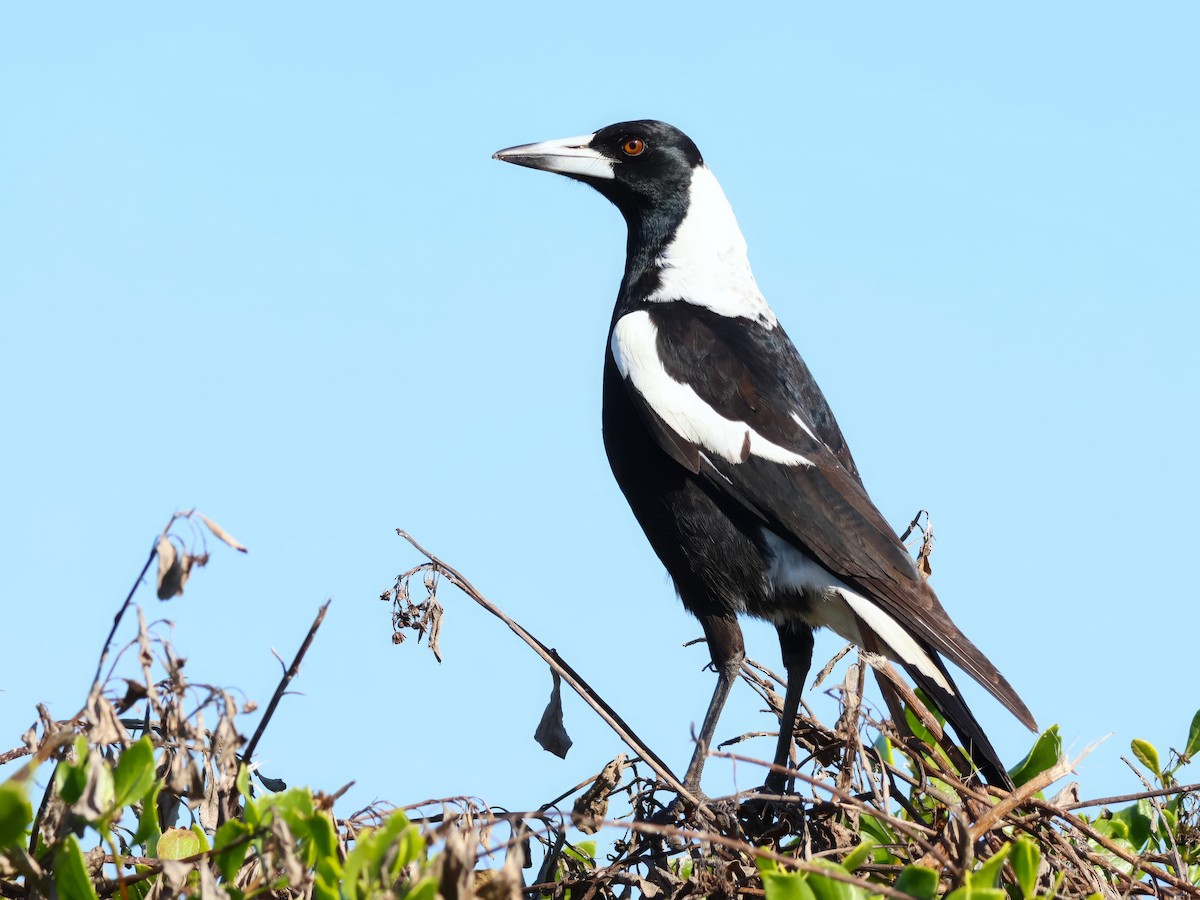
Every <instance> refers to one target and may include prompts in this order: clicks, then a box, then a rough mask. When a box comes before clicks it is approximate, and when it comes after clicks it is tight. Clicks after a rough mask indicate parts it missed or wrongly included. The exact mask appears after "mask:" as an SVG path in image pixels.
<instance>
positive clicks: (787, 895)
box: [763, 872, 817, 900]
mask: <svg viewBox="0 0 1200 900" xmlns="http://www.w3.org/2000/svg"><path fill="white" fill-rule="evenodd" d="M763 892H764V893H765V894H766V897H767V900H817V897H816V894H814V893H813V890H812V888H811V887H809V886H808V881H807V879H806V878H805V877H804V875H803V874H801V873H800V872H767V873H766V874H764V875H763Z"/></svg>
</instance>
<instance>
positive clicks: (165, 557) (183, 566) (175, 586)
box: [154, 534, 192, 600]
mask: <svg viewBox="0 0 1200 900" xmlns="http://www.w3.org/2000/svg"><path fill="white" fill-rule="evenodd" d="M154 549H155V551H156V552H157V553H158V599H159V600H170V599H171V598H172V597H176V596H178V595H180V594H182V593H183V586H184V585H185V584H187V580H188V575H189V574H191V570H192V558H191V557H190V556H188V555H187V554H186V553H181V552H179V551H177V550H176V549H175V545H174V544H173V543H171V539H170V538H169V537H167V536H166V535H165V534H164V535H163V536H162V537H160V538H159V539H158V546H157V547H155V548H154Z"/></svg>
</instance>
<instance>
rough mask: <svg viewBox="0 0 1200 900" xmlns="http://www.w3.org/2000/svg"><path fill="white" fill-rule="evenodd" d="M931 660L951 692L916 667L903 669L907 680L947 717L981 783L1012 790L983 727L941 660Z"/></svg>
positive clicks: (934, 655) (1010, 782)
mask: <svg viewBox="0 0 1200 900" xmlns="http://www.w3.org/2000/svg"><path fill="white" fill-rule="evenodd" d="M932 658H933V660H934V661H935V663H936V664H937V667H938V668H939V669H940V670H941V674H942V677H943V678H945V679H946V684H948V685H949V686H950V690H946V688H944V687H942V686H941V685H939V684H938V683H937V682H935V681H934V680H933V679H932V678H930V677H929V676H928V675H925V674H924V673H922V672H919V671H917V668H916V667H915V666H911V667H910V666H905V669H906V670H907V671H908V674H909V677H910V678H912V680H913V681H915V682H916V684H917V686H918V687H919V688H920V689H921V690H922V691H923V692H924V694H925V696H926V697H928V698H929V699H930V700H931V701H932V702H933V704H934V705H935V706H937V708H938V711H939V712H940V713H941V714H942V715H943V716H945V717H946V722H947V723H948V724H949V725H950V727H951V728H953V729H954V733H955V734H957V735H958V739H959V740H960V741H961V742H962V745H963V749H964V750H966V752H967V756H968V757H969V758H970V760H971V763H972V764H973V765H974V766H975V767H976V768H977V769H978V770H979V774H980V775H982V776H983V778H984V780H985V781H987V783H988V784H990V785H994V786H995V787H1000V788H1006V789H1007V790H1012V789H1013V787H1014V785H1013V780H1012V778H1010V777H1009V775H1008V771H1007V770H1006V769H1005V768H1004V763H1002V762H1001V761H1000V757H999V755H998V754H997V753H996V749H995V748H994V747H993V746H992V742H991V741H989V740H988V737H987V734H986V733H985V732H984V730H983V726H982V725H980V724H979V720H978V719H976V718H975V714H974V713H972V712H971V708H970V707H969V706H967V704H966V703H965V702H964V701H963V698H962V694H961V693H960V692H959V689H958V685H956V684H955V683H954V681H953V679H951V677H950V673H949V672H947V671H946V667H945V665H944V664H943V663H942V661H941V659H940V658H938V656H937V655H936V654H932Z"/></svg>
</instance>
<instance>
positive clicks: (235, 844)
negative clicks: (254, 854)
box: [213, 819, 253, 883]
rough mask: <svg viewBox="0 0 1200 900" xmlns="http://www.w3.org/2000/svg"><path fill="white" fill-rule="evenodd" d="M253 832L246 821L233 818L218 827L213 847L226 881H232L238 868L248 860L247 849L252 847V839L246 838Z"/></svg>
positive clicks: (219, 868) (222, 876)
mask: <svg viewBox="0 0 1200 900" xmlns="http://www.w3.org/2000/svg"><path fill="white" fill-rule="evenodd" d="M252 833H253V832H252V831H251V830H250V828H249V826H248V825H246V823H245V822H241V821H239V820H237V819H231V820H230V821H228V822H226V823H225V824H223V825H222V826H221V827H220V828H218V829H217V833H216V835H215V836H214V837H213V848H214V849H215V850H216V851H217V852H216V861H217V869H218V870H219V871H220V873H221V878H222V879H224V880H225V881H227V882H231V883H232V881H233V879H234V876H236V875H237V873H238V869H240V868H241V867H242V863H244V862H245V861H246V851H248V850H249V849H250V841H248V840H245V838H247V837H248V836H249V835H250V834H252ZM231 845H232V846H231Z"/></svg>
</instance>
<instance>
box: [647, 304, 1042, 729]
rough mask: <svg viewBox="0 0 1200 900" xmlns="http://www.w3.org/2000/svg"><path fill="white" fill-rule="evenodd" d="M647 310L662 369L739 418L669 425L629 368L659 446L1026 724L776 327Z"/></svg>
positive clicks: (677, 309) (699, 313)
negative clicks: (722, 425)
mask: <svg viewBox="0 0 1200 900" xmlns="http://www.w3.org/2000/svg"><path fill="white" fill-rule="evenodd" d="M647 314H648V315H649V317H650V321H651V322H652V324H653V326H654V329H655V334H656V338H655V341H654V349H655V350H656V351H657V355H658V360H657V362H658V363H659V364H661V367H662V370H665V373H666V375H667V376H669V377H670V378H671V379H673V380H674V381H675V382H679V383H681V384H683V385H686V386H688V387H690V388H691V390H692V391H694V392H695V394H696V397H697V398H698V400H699V401H701V402H702V403H703V404H705V405H706V406H707V407H708V408H709V411H711V412H715V413H716V414H719V416H720V417H722V418H723V419H725V420H731V421H732V422H734V423H739V424H741V425H744V429H743V430H744V433H745V437H744V439H742V441H741V446H740V447H737V446H735V445H734V443H736V442H734V443H730V442H729V441H728V439H727V438H723V439H722V440H725V444H724V445H723V446H717V445H716V444H717V443H718V442H717V441H715V440H714V441H709V443H705V440H704V437H703V436H700V437H698V436H697V435H696V434H695V433H687V432H689V429H687V428H681V427H679V422H678V419H676V418H674V417H673V415H672V413H673V411H672V410H670V409H666V408H656V403H657V404H658V405H659V406H665V404H666V403H667V402H669V401H668V400H666V399H664V395H662V394H660V393H657V392H656V391H655V390H653V389H647V390H646V391H645V393H643V392H642V391H641V390H639V389H638V387H637V386H636V381H637V379H636V378H627V379H625V385H626V389H627V390H629V391H630V394H631V395H632V399H633V400H634V402H635V405H636V406H637V407H638V408H639V410H640V411H641V413H642V416H643V419H644V420H645V422H646V424H647V426H648V427H649V428H650V430H651V432H652V433H653V434H654V435H655V437H656V439H657V441H658V443H659V445H660V446H661V447H662V448H663V449H664V450H665V451H666V452H667V453H668V454H670V455H671V456H672V457H673V458H674V459H675V460H676V461H677V462H679V463H680V464H681V465H684V466H686V467H687V468H688V469H690V470H691V471H692V472H694V473H695V474H697V475H698V476H699V477H701V478H704V479H705V480H706V481H707V482H708V483H709V484H710V485H711V486H712V487H714V488H715V489H717V490H718V491H721V492H723V493H725V494H727V495H728V496H730V497H732V498H734V499H735V500H736V501H737V502H739V503H740V504H742V505H743V506H744V507H746V508H747V509H750V510H751V511H753V512H754V513H755V514H756V515H757V516H758V517H759V518H760V519H761V520H762V521H763V523H764V524H765V525H766V526H768V527H769V528H771V530H772V531H774V532H775V533H776V534H778V535H780V536H781V537H784V538H785V539H787V540H789V541H791V542H792V543H794V544H795V545H796V546H797V547H798V548H800V549H802V550H803V551H805V552H806V553H808V554H809V555H811V556H812V557H813V558H815V559H816V560H817V561H818V562H819V563H820V564H821V565H822V566H824V567H825V568H826V569H827V570H829V571H830V572H831V573H833V574H834V575H836V576H838V577H839V578H841V579H843V580H844V581H845V582H846V583H848V584H849V585H850V586H851V587H853V588H854V589H855V590H857V591H858V592H860V593H861V594H862V595H863V596H864V597H866V598H868V599H869V600H871V601H873V602H875V603H876V604H878V606H879V607H880V608H881V609H882V610H883V611H884V612H886V613H887V614H888V615H889V616H890V617H891V618H892V619H894V620H895V621H897V622H898V623H900V624H901V625H902V626H903V627H904V628H905V629H906V630H907V631H908V632H909V633H910V634H911V635H913V637H915V638H916V639H917V640H918V641H919V642H920V643H922V644H923V645H926V646H928V647H932V648H934V649H935V650H937V651H939V652H941V653H943V654H944V655H945V656H946V658H947V659H949V660H950V661H951V662H953V663H954V664H955V665H956V666H958V667H959V668H961V669H962V670H963V671H965V672H967V673H968V674H970V675H971V677H972V678H974V679H975V680H976V681H978V682H979V683H980V684H981V685H983V687H985V688H986V689H987V690H988V691H990V692H991V693H992V694H993V695H994V696H995V697H996V698H997V699H998V700H999V701H1000V702H1001V703H1003V704H1004V705H1005V706H1006V707H1007V708H1008V709H1009V710H1010V711H1011V712H1012V713H1013V715H1015V716H1016V717H1017V718H1018V719H1020V720H1021V722H1023V723H1024V724H1025V725H1027V726H1028V727H1029V728H1031V729H1035V730H1036V725H1035V723H1034V720H1033V717H1032V715H1031V714H1030V713H1029V710H1028V709H1027V708H1026V706H1025V704H1024V703H1023V702H1022V701H1021V699H1020V698H1019V697H1018V696H1017V694H1016V692H1015V691H1014V690H1013V689H1012V687H1011V686H1010V685H1009V684H1008V682H1007V681H1006V680H1005V679H1004V677H1003V676H1002V675H1001V674H1000V673H999V671H997V669H996V667H995V666H993V665H992V664H991V662H990V661H988V659H987V658H986V657H985V656H984V655H983V654H982V653H981V652H980V651H979V649H978V648H976V647H975V646H974V645H973V644H972V643H971V642H970V641H969V640H968V639H967V638H966V637H965V636H964V635H963V634H962V632H961V631H959V629H958V627H957V626H956V625H955V624H954V623H953V622H952V621H951V620H950V617H949V616H948V615H947V614H946V612H945V610H943V609H942V606H941V604H940V603H939V602H938V600H937V597H936V595H935V594H934V593H933V590H932V589H931V588H930V587H929V586H928V585H927V584H926V583H925V582H924V581H923V580H922V579H921V578H920V576H919V575H918V573H917V570H916V567H915V565H914V563H913V560H912V557H911V556H910V555H909V553H908V551H907V550H906V549H905V547H904V545H903V544H902V543H901V542H900V540H899V538H898V537H897V536H896V533H895V531H893V530H892V528H891V526H890V525H889V524H888V523H887V521H886V520H885V519H884V518H883V516H882V515H881V514H880V512H879V510H877V509H876V508H875V505H874V504H873V503H872V502H871V499H870V497H868V496H867V493H866V490H865V489H864V488H863V485H862V482H861V481H860V479H859V476H858V470H857V468H856V467H855V465H854V461H853V459H852V457H851V455H850V451H849V448H848V447H847V445H846V441H845V439H844V437H843V436H842V433H841V430H840V429H839V428H838V425H837V421H836V420H835V419H834V417H833V413H832V412H831V411H830V409H829V405H828V403H827V402H826V400H825V397H824V395H823V394H822V393H821V390H820V388H819V387H818V386H817V384H816V382H815V380H814V379H813V378H812V376H811V374H810V373H809V371H808V367H807V366H806V365H805V364H804V362H803V360H802V359H801V358H800V355H799V354H798V353H797V352H796V349H795V347H794V346H793V345H792V343H791V341H790V340H789V339H788V337H787V335H786V334H785V333H784V331H783V329H782V328H781V327H779V326H776V327H774V328H766V327H763V326H762V325H759V324H758V323H756V322H752V321H750V320H747V319H739V318H731V317H727V316H722V315H719V314H717V313H713V312H711V311H709V310H706V309H703V308H700V307H696V306H692V305H689V304H687V303H684V302H675V303H662V304H655V305H654V307H653V308H652V309H650V310H649V311H648V313H647V312H639V313H634V314H633V315H647ZM652 387H653V386H652V385H651V388H652ZM673 423H674V424H673ZM737 433H738V434H739V435H740V434H741V432H737ZM781 460H782V461H781ZM795 460H802V462H797V461H795ZM959 705H961V701H960V703H959ZM944 711H945V712H949V710H944ZM971 722H972V723H974V720H973V717H972V719H971Z"/></svg>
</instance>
